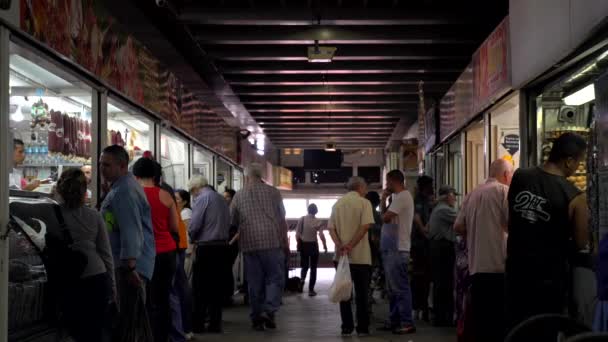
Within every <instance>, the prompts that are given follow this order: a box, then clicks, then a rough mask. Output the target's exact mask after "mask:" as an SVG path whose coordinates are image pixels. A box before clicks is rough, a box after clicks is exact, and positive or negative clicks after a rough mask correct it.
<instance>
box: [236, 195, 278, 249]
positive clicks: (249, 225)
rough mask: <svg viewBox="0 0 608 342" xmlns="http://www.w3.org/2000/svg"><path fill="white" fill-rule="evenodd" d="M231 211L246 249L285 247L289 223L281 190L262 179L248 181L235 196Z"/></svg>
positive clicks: (242, 247) (240, 240) (243, 247)
mask: <svg viewBox="0 0 608 342" xmlns="http://www.w3.org/2000/svg"><path fill="white" fill-rule="evenodd" d="M231 215H232V224H233V225H235V226H237V227H239V234H240V237H239V244H240V246H241V250H242V251H243V252H244V253H246V252H253V251H259V250H265V249H274V248H282V247H284V243H285V237H286V236H287V231H286V230H285V229H286V228H287V224H286V223H285V208H284V207H283V198H282V197H281V193H280V192H279V190H277V189H275V188H273V187H271V186H268V185H266V184H263V183H256V184H251V185H248V186H247V187H245V188H244V189H243V190H241V191H239V192H237V193H236V195H235V196H234V199H233V200H232V205H231Z"/></svg>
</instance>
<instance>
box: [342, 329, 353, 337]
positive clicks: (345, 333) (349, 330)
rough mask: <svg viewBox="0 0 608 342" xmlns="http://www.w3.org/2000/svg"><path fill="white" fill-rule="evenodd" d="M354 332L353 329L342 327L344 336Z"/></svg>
mask: <svg viewBox="0 0 608 342" xmlns="http://www.w3.org/2000/svg"><path fill="white" fill-rule="evenodd" d="M352 334H353V329H342V337H349V336H351V335H352Z"/></svg>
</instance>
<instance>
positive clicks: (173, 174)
mask: <svg viewBox="0 0 608 342" xmlns="http://www.w3.org/2000/svg"><path fill="white" fill-rule="evenodd" d="M187 155H188V143H187V142H186V141H185V140H183V139H180V138H179V137H178V136H177V135H176V134H173V133H171V132H169V131H162V132H161V135H160V164H161V165H162V167H163V179H164V180H165V182H166V183H167V184H169V185H170V186H172V187H173V188H174V189H184V188H185V187H186V177H187V176H188V175H187V172H186V171H187V169H186V168H187V163H188V158H186V157H187Z"/></svg>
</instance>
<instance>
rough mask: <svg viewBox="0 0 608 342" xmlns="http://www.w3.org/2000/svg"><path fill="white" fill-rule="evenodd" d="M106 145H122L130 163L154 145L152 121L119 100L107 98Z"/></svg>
mask: <svg viewBox="0 0 608 342" xmlns="http://www.w3.org/2000/svg"><path fill="white" fill-rule="evenodd" d="M107 135H108V136H107V144H108V145H120V146H123V147H124V148H125V149H126V150H127V152H129V158H130V160H131V163H133V162H134V161H135V160H137V159H138V158H140V157H141V156H142V155H143V153H144V152H145V151H151V150H152V149H153V146H154V122H153V121H152V120H150V119H148V118H146V116H145V115H143V114H140V113H139V112H138V111H137V110H135V109H133V108H131V107H130V106H127V105H124V104H122V103H121V102H119V101H117V100H114V99H111V98H110V99H108V132H107Z"/></svg>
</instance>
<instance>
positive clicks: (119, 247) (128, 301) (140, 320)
mask: <svg viewBox="0 0 608 342" xmlns="http://www.w3.org/2000/svg"><path fill="white" fill-rule="evenodd" d="M128 163H129V154H128V153H127V151H126V150H125V149H124V148H123V147H121V146H118V145H112V146H108V147H106V148H105V149H104V150H103V152H102V153H101V157H100V159H99V169H100V173H101V176H102V177H103V181H104V182H106V183H107V184H110V188H109V191H108V192H107V194H106V196H105V198H104V200H103V202H102V203H101V206H100V208H101V215H102V217H103V218H104V221H105V223H106V227H107V229H108V231H109V238H110V246H111V247H112V254H113V260H114V268H115V274H116V287H117V293H118V301H119V304H120V318H119V326H120V327H124V326H126V325H136V326H138V327H139V329H140V331H139V334H138V335H139V336H141V337H146V336H148V337H152V332H151V328H150V325H149V321H148V317H147V314H146V312H145V311H143V312H142V311H141V310H140V308H139V305H141V303H142V302H144V298H142V296H145V293H146V287H147V282H149V281H150V280H151V279H152V275H153V272H154V258H155V256H156V250H155V248H156V247H155V242H154V228H153V227H152V216H151V213H150V205H149V204H148V200H147V199H146V194H145V193H144V190H143V188H142V187H141V186H140V185H139V183H137V181H136V180H135V177H133V175H132V174H130V173H129V172H128V169H127V167H128ZM133 312H141V314H140V315H138V316H137V317H131V316H130V314H131V313H133ZM134 321H135V322H134ZM118 330H120V328H119V329H118Z"/></svg>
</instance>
